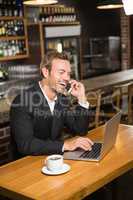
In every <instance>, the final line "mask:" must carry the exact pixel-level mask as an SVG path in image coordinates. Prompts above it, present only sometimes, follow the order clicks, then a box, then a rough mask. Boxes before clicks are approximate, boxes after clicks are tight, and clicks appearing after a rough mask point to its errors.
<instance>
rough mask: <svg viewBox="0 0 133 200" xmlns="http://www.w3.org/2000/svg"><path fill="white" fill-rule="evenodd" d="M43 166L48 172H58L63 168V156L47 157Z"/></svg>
mask: <svg viewBox="0 0 133 200" xmlns="http://www.w3.org/2000/svg"><path fill="white" fill-rule="evenodd" d="M45 164H46V167H47V169H48V170H49V171H52V172H56V171H59V170H61V169H62V167H63V156H62V155H59V154H54V155H51V156H48V157H47V158H46V160H45Z"/></svg>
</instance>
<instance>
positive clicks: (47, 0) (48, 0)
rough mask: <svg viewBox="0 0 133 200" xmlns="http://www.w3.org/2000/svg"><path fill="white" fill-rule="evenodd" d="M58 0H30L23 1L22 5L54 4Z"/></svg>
mask: <svg viewBox="0 0 133 200" xmlns="http://www.w3.org/2000/svg"><path fill="white" fill-rule="evenodd" d="M56 3H58V0H31V1H24V5H31V6H38V5H48V4H56Z"/></svg>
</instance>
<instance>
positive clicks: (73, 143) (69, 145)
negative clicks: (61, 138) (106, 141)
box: [64, 136, 93, 151]
mask: <svg viewBox="0 0 133 200" xmlns="http://www.w3.org/2000/svg"><path fill="white" fill-rule="evenodd" d="M92 145H93V142H92V141H91V140H90V139H89V138H87V137H79V136H76V137H73V138H70V139H67V140H65V142H64V151H74V150H75V149H77V148H81V149H83V150H85V151H91V149H92Z"/></svg>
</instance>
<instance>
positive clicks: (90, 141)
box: [86, 138, 94, 145]
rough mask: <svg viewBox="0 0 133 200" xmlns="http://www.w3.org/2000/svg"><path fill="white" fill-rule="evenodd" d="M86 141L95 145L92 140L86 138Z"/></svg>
mask: <svg viewBox="0 0 133 200" xmlns="http://www.w3.org/2000/svg"><path fill="white" fill-rule="evenodd" d="M86 140H87V141H88V142H89V143H90V144H91V145H94V142H93V141H92V140H90V139H89V138H86Z"/></svg>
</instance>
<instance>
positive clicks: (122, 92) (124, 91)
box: [114, 82, 133, 124]
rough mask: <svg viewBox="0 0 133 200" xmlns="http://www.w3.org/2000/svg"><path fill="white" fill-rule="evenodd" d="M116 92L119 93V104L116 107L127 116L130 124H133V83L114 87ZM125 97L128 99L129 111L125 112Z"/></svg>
mask: <svg viewBox="0 0 133 200" xmlns="http://www.w3.org/2000/svg"><path fill="white" fill-rule="evenodd" d="M114 90H115V92H117V101H116V102H117V103H116V107H118V108H119V109H121V110H122V112H123V115H127V117H128V124H132V122H133V119H132V118H133V109H132V97H133V82H129V83H126V84H120V85H116V86H114ZM124 96H126V97H127V111H126V112H124V110H123V106H122V105H123V104H124Z"/></svg>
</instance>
